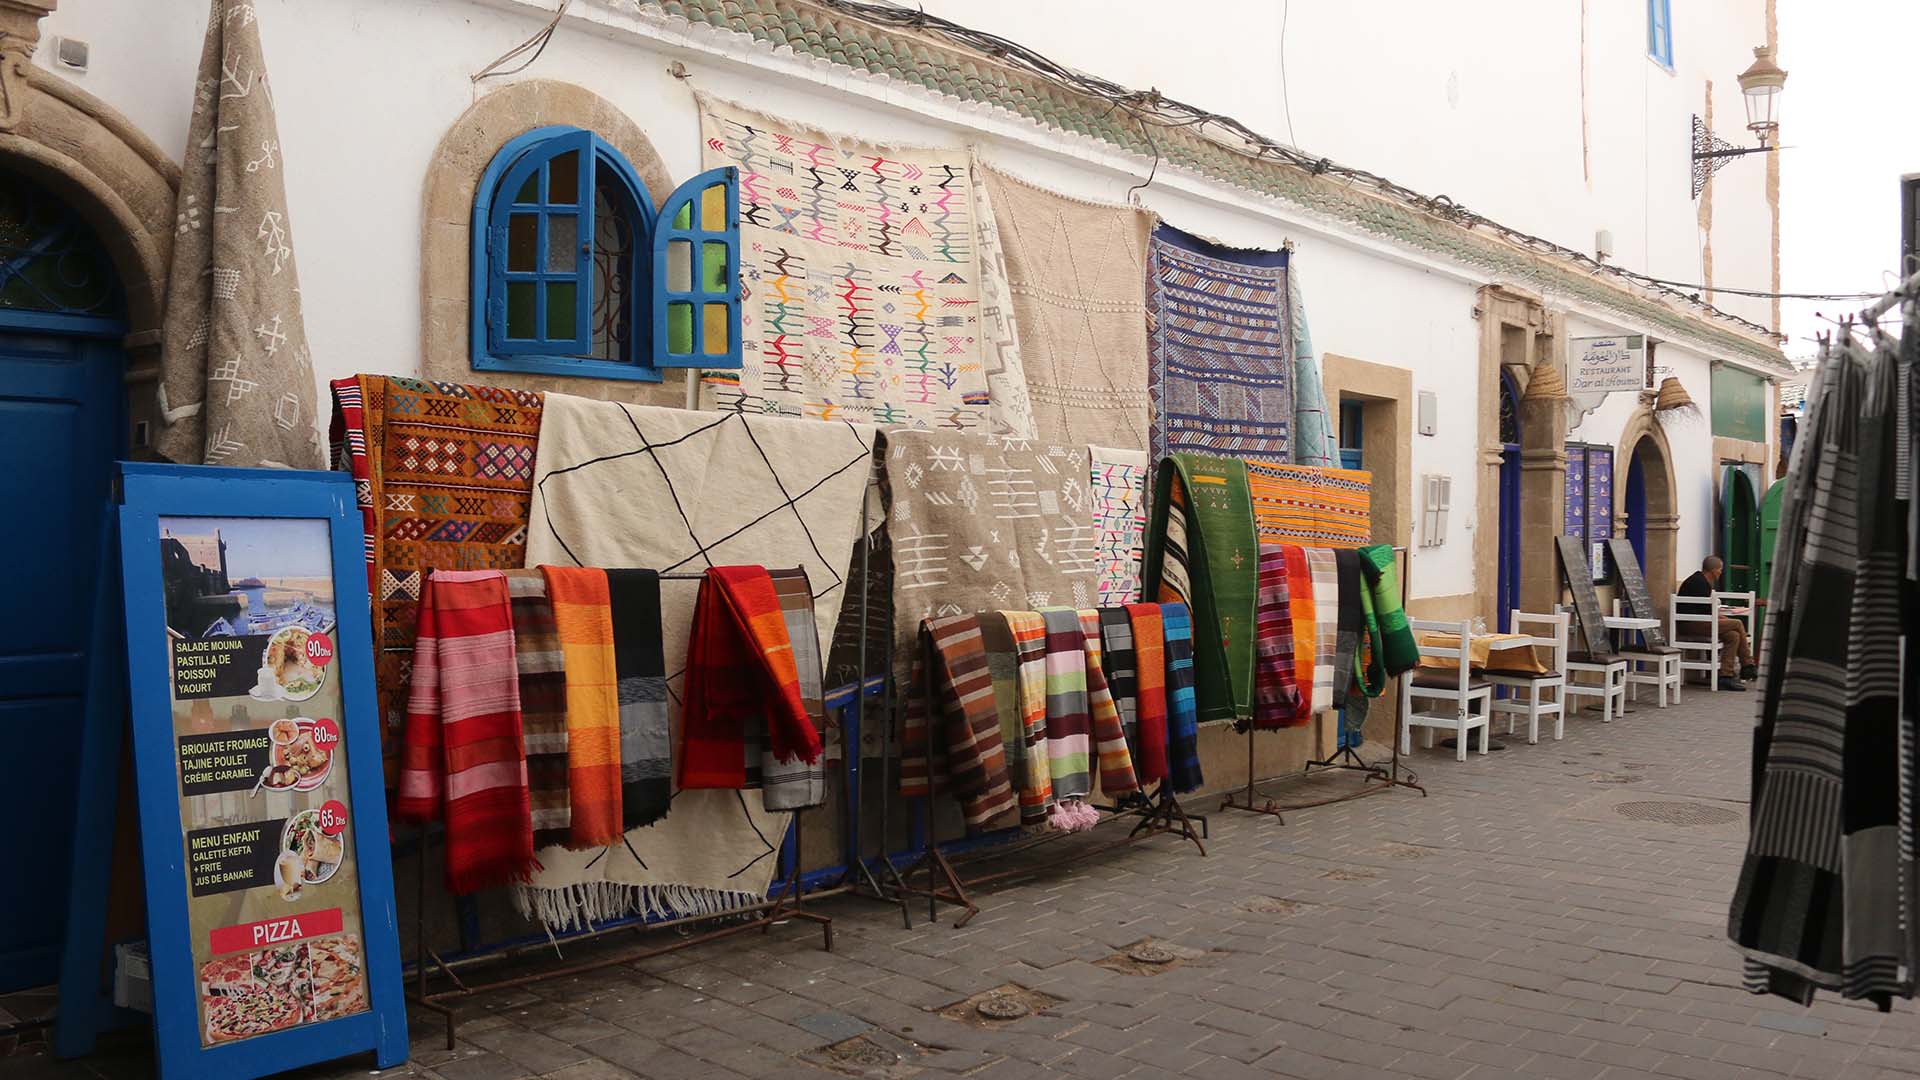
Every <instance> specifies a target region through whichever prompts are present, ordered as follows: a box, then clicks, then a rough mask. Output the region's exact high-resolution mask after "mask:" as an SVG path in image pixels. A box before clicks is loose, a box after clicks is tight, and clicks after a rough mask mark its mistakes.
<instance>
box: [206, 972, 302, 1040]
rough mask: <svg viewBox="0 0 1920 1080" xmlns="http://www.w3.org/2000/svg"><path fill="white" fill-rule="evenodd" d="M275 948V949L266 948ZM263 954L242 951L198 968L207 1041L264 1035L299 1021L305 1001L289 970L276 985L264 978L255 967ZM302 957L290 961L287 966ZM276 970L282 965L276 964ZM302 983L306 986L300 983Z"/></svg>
mask: <svg viewBox="0 0 1920 1080" xmlns="http://www.w3.org/2000/svg"><path fill="white" fill-rule="evenodd" d="M269 951H275V950H269ZM260 955H262V954H258V953H242V954H241V955H239V956H227V957H222V958H220V959H218V960H210V961H208V962H207V963H205V964H203V965H202V966H201V968H200V994H201V1007H202V1009H203V1011H204V1014H205V1016H206V1025H207V1039H208V1041H209V1042H229V1041H232V1040H234V1039H248V1038H252V1037H253V1036H255V1035H265V1034H266V1033H268V1032H270V1031H278V1030H280V1029H281V1028H285V1027H291V1026H293V1025H294V1024H297V1023H300V1021H301V1020H302V1018H303V1017H304V1016H305V1014H306V1004H305V1002H304V1001H303V1000H302V998H301V997H299V996H298V994H297V992H296V990H295V987H294V985H293V981H292V977H291V972H290V970H289V971H288V977H287V980H286V981H285V982H282V983H280V984H278V985H275V984H273V983H270V982H267V981H265V980H263V979H262V978H261V977H260V975H259V973H258V971H257V970H256V967H257V965H256V962H255V961H256V959H257V958H258V957H259V956H260ZM303 960H304V958H301V960H289V961H288V962H287V964H286V967H287V968H289V969H290V968H291V966H292V965H293V964H295V963H299V962H302V961H303ZM274 970H275V971H276V972H278V971H280V970H281V968H280V967H278V966H275V968H274ZM301 985H305V984H304V983H302V984H301Z"/></svg>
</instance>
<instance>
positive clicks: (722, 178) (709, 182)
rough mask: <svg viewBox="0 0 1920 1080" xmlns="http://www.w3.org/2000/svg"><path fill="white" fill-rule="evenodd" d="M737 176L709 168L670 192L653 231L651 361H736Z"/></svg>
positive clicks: (683, 364)
mask: <svg viewBox="0 0 1920 1080" xmlns="http://www.w3.org/2000/svg"><path fill="white" fill-rule="evenodd" d="M739 223H740V173H739V170H737V169H735V168H733V167H732V166H727V167H725V168H720V169H709V170H708V171H706V172H703V173H701V174H700V175H698V176H696V177H694V178H693V179H691V180H689V181H687V182H686V183H684V184H681V185H680V186H679V187H678V188H676V189H674V192H673V194H672V195H670V196H668V197H667V202H666V205H665V206H662V207H661V208H660V216H659V218H658V219H656V221H655V223H654V230H653V245H652V246H653V274H652V290H651V292H652V306H653V311H652V316H651V319H650V323H651V326H652V328H653V333H652V342H653V365H654V366H655V367H658V368H716V369H721V368H738V367H739V366H740V356H741V343H740V276H741V266H740V224H739Z"/></svg>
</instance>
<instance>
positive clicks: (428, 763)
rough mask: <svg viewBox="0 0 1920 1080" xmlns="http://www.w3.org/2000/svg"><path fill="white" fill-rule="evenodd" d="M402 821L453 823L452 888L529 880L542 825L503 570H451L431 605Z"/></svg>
mask: <svg viewBox="0 0 1920 1080" xmlns="http://www.w3.org/2000/svg"><path fill="white" fill-rule="evenodd" d="M417 640H418V644H419V649H418V651H417V654H416V655H417V657H418V664H417V667H416V671H415V674H416V676H417V677H416V678H415V679H414V680H413V686H412V687H411V692H410V694H409V696H408V701H407V731H406V751H405V754H404V767H403V768H402V770H401V773H400V785H399V790H398V795H397V797H396V798H395V800H394V816H395V817H396V818H398V819H399V820H401V821H411V822H416V823H425V822H429V821H440V822H442V823H444V824H445V826H446V848H447V854H446V880H447V891H448V892H450V893H453V894H454V895H455V896H465V895H467V894H468V893H472V892H477V891H479V890H481V889H487V888H495V887H498V886H502V885H510V884H512V883H514V882H519V881H525V880H527V877H528V875H530V874H532V873H533V871H534V870H535V869H537V868H538V865H539V864H538V863H536V862H534V859H533V818H532V811H531V809H530V803H529V800H528V797H527V758H526V751H525V749H524V748H523V744H522V742H521V722H520V673H519V668H518V666H517V665H516V664H515V662H514V655H513V645H514V641H513V612H512V608H511V606H510V603H509V600H508V597H507V579H506V575H505V574H503V573H501V572H500V571H498V570H475V571H458V570H443V571H441V572H439V573H437V574H434V575H433V576H432V577H431V578H429V579H428V581H427V588H426V595H425V596H424V597H423V598H422V602H421V612H420V634H419V637H418V639H417Z"/></svg>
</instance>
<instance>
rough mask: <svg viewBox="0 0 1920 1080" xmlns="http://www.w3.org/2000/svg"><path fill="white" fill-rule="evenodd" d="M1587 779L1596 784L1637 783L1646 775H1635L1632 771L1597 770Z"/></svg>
mask: <svg viewBox="0 0 1920 1080" xmlns="http://www.w3.org/2000/svg"><path fill="white" fill-rule="evenodd" d="M1587 779H1588V780H1589V781H1591V782H1592V783H1595V784H1637V783H1639V782H1640V781H1642V780H1644V779H1646V777H1643V776H1635V775H1633V774H1632V773H1618V772H1597V773H1594V774H1593V775H1591V776H1589V777H1587Z"/></svg>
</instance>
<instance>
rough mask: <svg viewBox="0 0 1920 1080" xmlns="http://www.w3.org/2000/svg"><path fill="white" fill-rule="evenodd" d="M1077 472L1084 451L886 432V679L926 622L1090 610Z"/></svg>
mask: <svg viewBox="0 0 1920 1080" xmlns="http://www.w3.org/2000/svg"><path fill="white" fill-rule="evenodd" d="M1089 476H1090V473H1089V472H1088V467H1087V448H1086V447H1084V446H1051V445H1045V444H1041V443H1029V442H1022V441H1016V440H1007V439H992V438H988V437H986V436H958V435H948V434H944V433H940V432H932V431H910V430H895V431H890V432H888V433H887V470H886V484H887V492H888V495H889V498H890V500H891V502H890V505H889V508H888V512H887V529H888V532H889V534H890V538H889V539H890V542H891V544H892V548H893V559H894V661H895V669H896V678H899V677H904V674H905V672H904V668H905V666H906V662H907V660H908V659H909V658H910V657H911V656H912V650H913V645H914V642H915V641H916V640H917V639H918V636H919V628H920V623H921V622H922V621H924V620H926V619H929V618H941V617H945V616H950V615H970V614H973V613H974V612H978V611H999V610H1007V609H1013V610H1034V609H1038V608H1042V607H1047V606H1049V605H1055V604H1059V605H1068V606H1072V607H1075V608H1080V607H1091V606H1092V605H1093V603H1094V600H1095V597H1096V594H1097V592H1098V584H1099V576H1098V575H1099V569H1100V560H1099V550H1098V544H1097V542H1096V539H1097V538H1096V535H1095V532H1094V527H1093V506H1092V494H1091V492H1090V491H1089V483H1088V478H1089Z"/></svg>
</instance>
